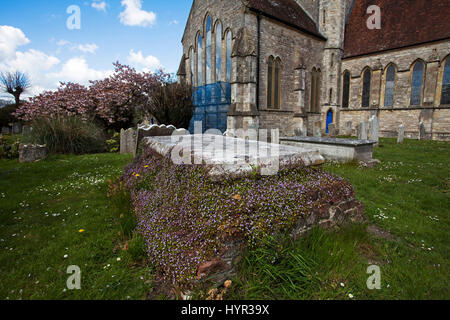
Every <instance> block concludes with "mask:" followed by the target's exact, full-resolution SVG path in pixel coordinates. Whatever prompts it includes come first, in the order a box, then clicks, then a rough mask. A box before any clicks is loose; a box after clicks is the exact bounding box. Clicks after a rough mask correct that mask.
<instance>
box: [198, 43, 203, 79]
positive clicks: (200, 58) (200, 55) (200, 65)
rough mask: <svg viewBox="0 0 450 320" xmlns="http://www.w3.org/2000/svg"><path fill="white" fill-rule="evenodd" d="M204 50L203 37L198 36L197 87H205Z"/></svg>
mask: <svg viewBox="0 0 450 320" xmlns="http://www.w3.org/2000/svg"><path fill="white" fill-rule="evenodd" d="M202 71H203V49H202V35H199V36H198V41H197V85H198V86H202V85H203V72H202Z"/></svg>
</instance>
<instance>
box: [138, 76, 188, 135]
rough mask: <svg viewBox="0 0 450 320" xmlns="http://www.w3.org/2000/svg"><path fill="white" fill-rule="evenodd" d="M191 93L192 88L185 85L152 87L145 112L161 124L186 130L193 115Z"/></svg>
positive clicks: (174, 84) (169, 84)
mask: <svg viewBox="0 0 450 320" xmlns="http://www.w3.org/2000/svg"><path fill="white" fill-rule="evenodd" d="M192 93H193V91H192V87H191V86H190V85H189V84H187V83H162V84H160V85H158V86H154V88H153V89H152V90H151V92H150V94H149V97H150V98H149V101H148V103H147V105H146V107H145V108H146V111H147V113H149V114H151V115H153V116H154V117H155V118H156V119H157V120H158V122H159V123H161V124H166V125H173V126H175V127H177V128H185V129H187V128H189V122H190V121H191V119H192V116H193V114H194V104H193V101H192Z"/></svg>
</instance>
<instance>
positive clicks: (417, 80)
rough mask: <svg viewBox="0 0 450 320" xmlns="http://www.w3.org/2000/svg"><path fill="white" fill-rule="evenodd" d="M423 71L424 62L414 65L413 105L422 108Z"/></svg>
mask: <svg viewBox="0 0 450 320" xmlns="http://www.w3.org/2000/svg"><path fill="white" fill-rule="evenodd" d="M423 71H424V66H423V63H422V61H418V62H417V63H416V64H415V65H414V70H413V75H412V83H411V105H412V106H420V105H421V104H422V87H423Z"/></svg>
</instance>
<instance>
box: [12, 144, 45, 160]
mask: <svg viewBox="0 0 450 320" xmlns="http://www.w3.org/2000/svg"><path fill="white" fill-rule="evenodd" d="M47 155H48V149H47V146H41V145H36V144H30V145H24V144H21V145H20V146H19V162H20V163H23V162H35V161H39V160H42V159H45V157H47Z"/></svg>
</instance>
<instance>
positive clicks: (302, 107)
mask: <svg viewBox="0 0 450 320" xmlns="http://www.w3.org/2000/svg"><path fill="white" fill-rule="evenodd" d="M248 20H251V21H250V22H251V23H249V24H248V25H247V28H249V30H250V31H251V33H253V34H255V35H256V34H257V17H256V15H251V16H250V17H249V18H248ZM324 46H325V41H322V40H320V39H318V38H316V37H313V36H310V35H307V34H304V33H302V32H300V31H298V30H297V29H293V28H291V27H288V26H286V25H284V24H281V23H278V22H276V21H274V20H271V19H269V18H266V17H263V18H262V21H261V55H260V92H259V101H260V119H259V125H260V128H264V129H272V128H279V129H280V134H281V135H283V136H292V135H294V131H295V129H297V128H298V127H300V126H301V125H303V118H302V117H301V116H306V115H307V112H308V110H309V102H310V88H311V71H312V69H313V68H314V67H315V68H322V53H323V49H324ZM270 56H273V57H274V58H275V59H276V58H279V59H280V60H281V77H280V82H281V83H280V84H281V85H280V87H281V88H280V90H281V93H280V95H281V101H280V110H270V109H268V108H267V71H268V68H267V63H268V59H269V57H270Z"/></svg>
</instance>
